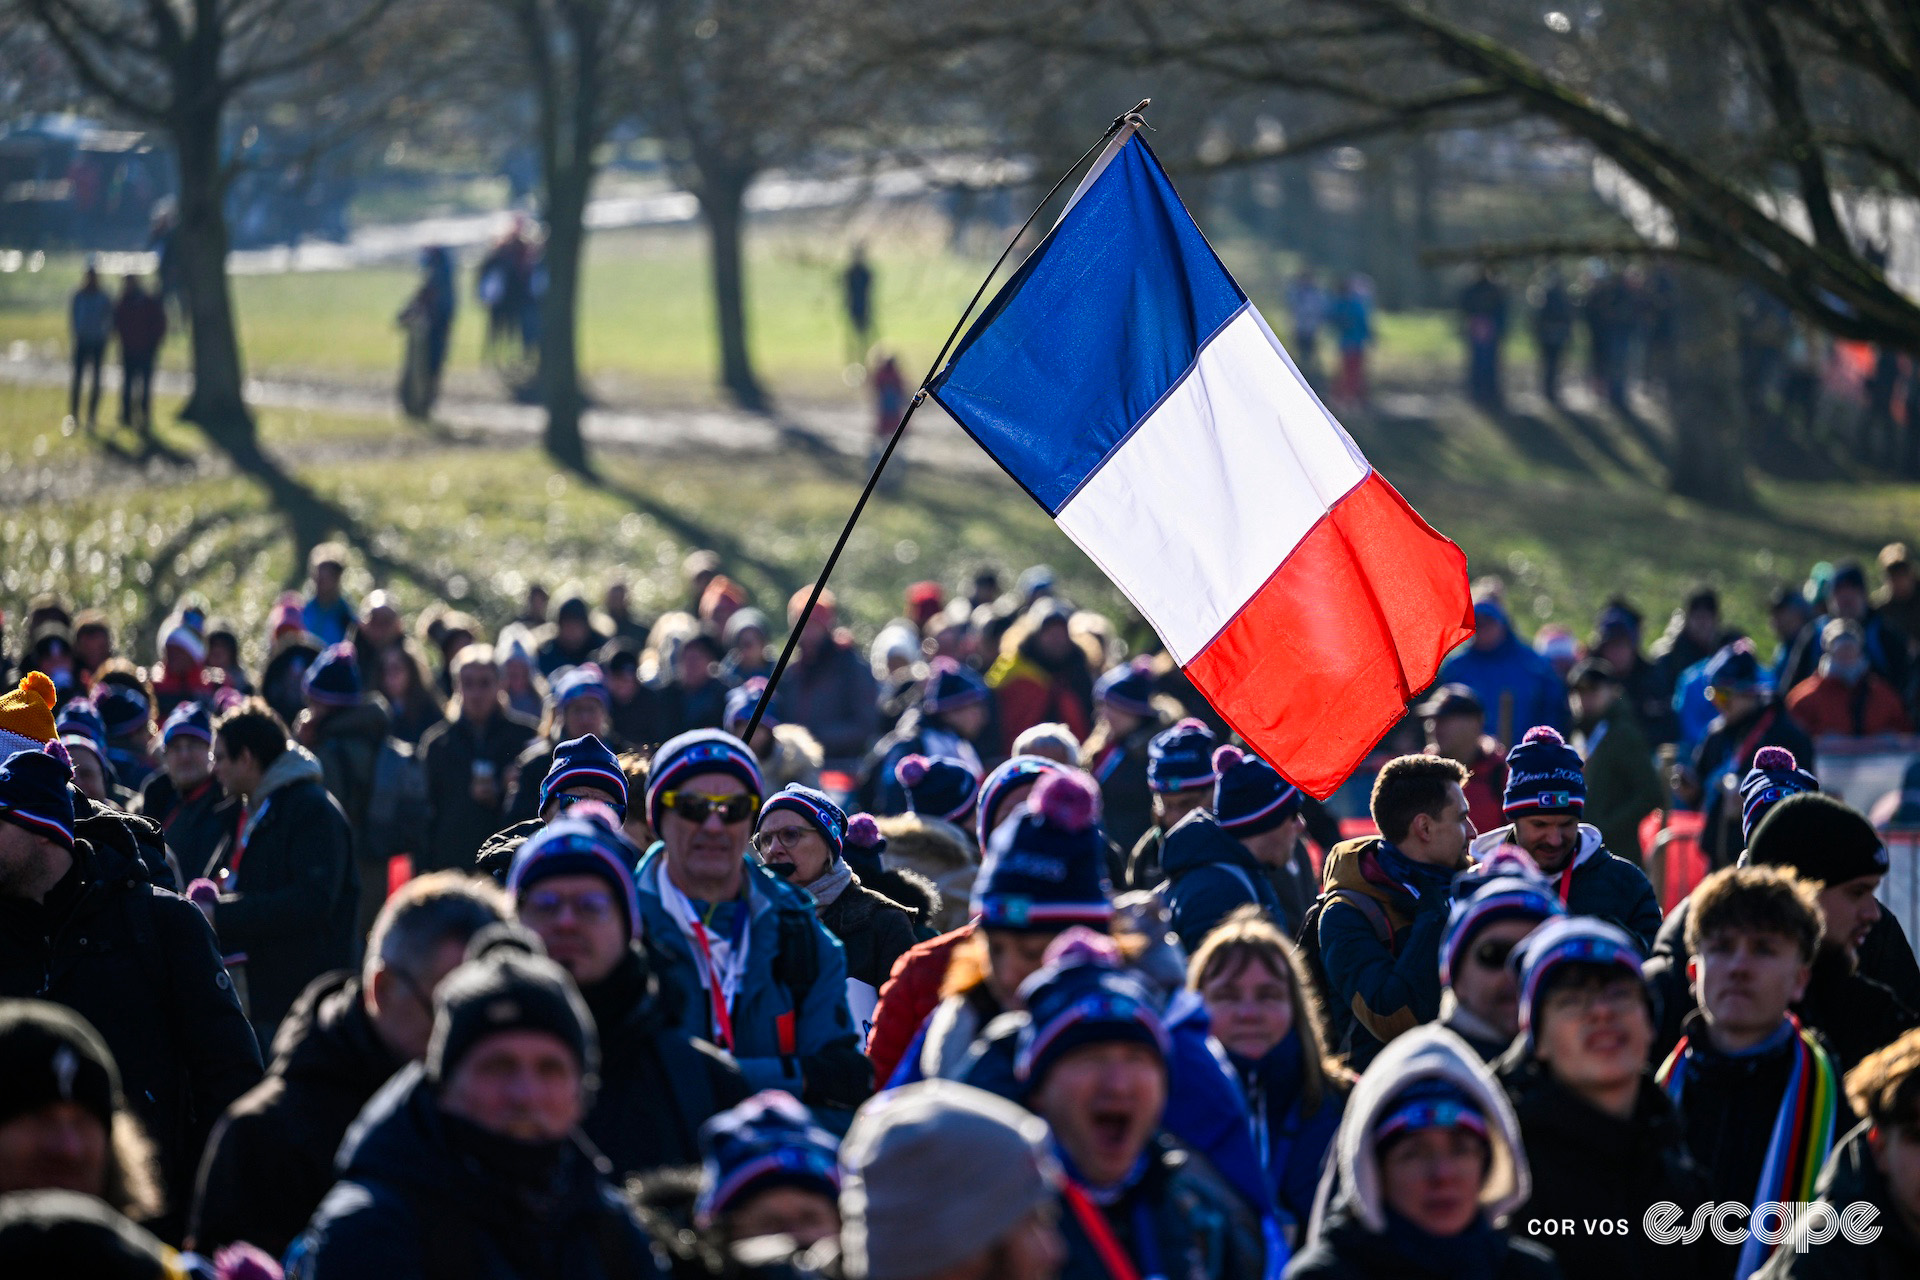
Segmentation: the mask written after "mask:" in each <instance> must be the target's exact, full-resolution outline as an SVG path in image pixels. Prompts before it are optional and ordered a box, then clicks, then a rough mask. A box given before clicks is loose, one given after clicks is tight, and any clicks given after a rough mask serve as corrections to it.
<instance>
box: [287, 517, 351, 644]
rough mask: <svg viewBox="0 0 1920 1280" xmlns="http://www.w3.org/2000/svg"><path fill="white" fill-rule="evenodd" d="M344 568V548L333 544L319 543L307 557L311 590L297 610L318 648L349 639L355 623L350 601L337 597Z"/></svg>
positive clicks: (341, 596) (343, 597)
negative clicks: (314, 638)
mask: <svg viewBox="0 0 1920 1280" xmlns="http://www.w3.org/2000/svg"><path fill="white" fill-rule="evenodd" d="M346 569H347V549H346V548H345V547H344V546H342V545H340V544H339V543H337V542H323V543H321V544H320V545H319V546H317V547H315V548H314V549H313V552H312V554H310V555H309V556H308V557H307V573H308V575H309V576H310V577H311V578H312V581H313V591H312V593H311V594H310V595H309V596H308V597H307V602H306V604H305V605H304V606H302V608H301V610H300V621H301V624H302V625H303V626H305V627H306V629H307V631H308V632H309V633H310V634H312V635H314V636H316V637H318V638H319V641H320V643H321V644H322V645H330V644H339V643H340V642H341V641H342V640H346V639H349V638H351V636H352V632H353V627H354V624H355V623H356V622H357V621H358V618H357V617H356V615H355V614H354V611H353V604H352V602H350V601H349V600H348V599H347V598H346V597H345V596H343V595H341V594H340V578H341V575H342V574H344V573H345V572H346Z"/></svg>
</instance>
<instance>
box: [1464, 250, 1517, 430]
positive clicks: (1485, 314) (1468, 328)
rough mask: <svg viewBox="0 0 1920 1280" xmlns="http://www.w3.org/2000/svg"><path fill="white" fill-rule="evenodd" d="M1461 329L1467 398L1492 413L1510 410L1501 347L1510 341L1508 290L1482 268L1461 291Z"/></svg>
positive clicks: (1486, 268) (1488, 271)
mask: <svg viewBox="0 0 1920 1280" xmlns="http://www.w3.org/2000/svg"><path fill="white" fill-rule="evenodd" d="M1459 310H1460V326H1461V330H1462V332H1463V334H1464V336H1465V338H1466V340H1467V396H1468V398H1469V399H1471V400H1472V401H1473V402H1474V403H1475V404H1477V405H1479V406H1480V407H1481V408H1482V409H1485V410H1487V411H1488V412H1490V413H1499V412H1501V411H1502V410H1503V409H1504V408H1505V407H1506V397H1505V393H1504V390H1503V388H1502V386H1501V382H1500V346H1501V344H1502V343H1504V342H1505V341H1506V340H1507V291H1506V290H1505V289H1503V288H1501V287H1500V283H1499V282H1498V281H1496V280H1495V279H1494V278H1493V272H1492V270H1491V269H1490V268H1488V267H1486V266H1482V267H1481V268H1480V269H1479V271H1478V273H1476V274H1475V276H1474V278H1473V281H1472V282H1471V283H1470V284H1468V285H1467V287H1466V288H1465V289H1463V290H1461V292H1460V302H1459Z"/></svg>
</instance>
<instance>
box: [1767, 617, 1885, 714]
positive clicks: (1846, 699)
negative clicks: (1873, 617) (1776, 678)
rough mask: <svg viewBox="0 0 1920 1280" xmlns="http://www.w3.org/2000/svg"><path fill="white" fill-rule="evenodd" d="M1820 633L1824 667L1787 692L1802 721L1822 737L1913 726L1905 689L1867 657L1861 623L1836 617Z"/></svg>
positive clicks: (1791, 708) (1789, 707)
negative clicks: (1897, 688) (1901, 691)
mask: <svg viewBox="0 0 1920 1280" xmlns="http://www.w3.org/2000/svg"><path fill="white" fill-rule="evenodd" d="M1820 638H1821V647H1822V648H1824V649H1825V650H1826V652H1825V653H1823V654H1821V656H1820V669H1819V671H1818V672H1817V673H1816V674H1814V675H1811V676H1809V677H1807V678H1806V679H1805V680H1803V681H1801V682H1800V683H1799V684H1797V685H1795V686H1794V687H1793V690H1792V692H1790V693H1788V694H1787V713H1788V714H1789V715H1791V716H1792V717H1793V718H1794V720H1795V721H1796V722H1798V724H1799V725H1800V727H1801V728H1802V729H1805V730H1806V731H1807V732H1808V733H1809V734H1812V735H1813V736H1814V737H1816V738H1818V737H1823V736H1826V735H1829V734H1831V735H1835V736H1839V737H1847V738H1864V737H1869V736H1872V735H1874V734H1882V733H1907V732H1909V731H1910V730H1911V729H1912V727H1913V726H1912V724H1911V722H1909V721H1908V719H1907V711H1906V708H1905V707H1904V706H1903V705H1902V704H1901V701H1900V695H1899V694H1898V693H1897V692H1896V691H1895V690H1894V687H1893V686H1892V685H1890V684H1888V683H1887V682H1886V680H1885V678H1884V677H1882V676H1881V675H1880V673H1879V672H1877V671H1875V670H1874V669H1873V668H1872V666H1870V665H1869V664H1868V662H1867V655H1866V647H1865V645H1864V644H1863V642H1862V641H1863V633H1862V631H1861V627H1860V624H1859V623H1858V622H1855V621H1854V620H1853V619H1851V618H1835V619H1833V620H1832V621H1830V622H1828V623H1827V625H1826V628H1825V630H1823V631H1822V632H1821V637H1820Z"/></svg>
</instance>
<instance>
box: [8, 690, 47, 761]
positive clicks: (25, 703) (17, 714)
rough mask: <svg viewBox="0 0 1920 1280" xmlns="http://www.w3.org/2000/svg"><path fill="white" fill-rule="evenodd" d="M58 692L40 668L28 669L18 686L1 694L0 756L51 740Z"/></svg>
mask: <svg viewBox="0 0 1920 1280" xmlns="http://www.w3.org/2000/svg"><path fill="white" fill-rule="evenodd" d="M59 700H60V694H59V692H58V691H57V690H55V689H54V687H53V681H51V680H49V679H47V676H46V673H45V672H43V671H29V672H27V674H26V678H25V679H23V680H21V681H20V687H19V688H18V689H15V690H13V691H12V692H10V693H4V694H0V759H5V758H6V757H7V756H10V755H12V754H13V753H14V752H16V751H38V750H39V749H40V748H42V747H44V746H46V745H47V743H48V742H50V741H52V739H53V735H54V728H53V704H54V703H56V702H58V701H59Z"/></svg>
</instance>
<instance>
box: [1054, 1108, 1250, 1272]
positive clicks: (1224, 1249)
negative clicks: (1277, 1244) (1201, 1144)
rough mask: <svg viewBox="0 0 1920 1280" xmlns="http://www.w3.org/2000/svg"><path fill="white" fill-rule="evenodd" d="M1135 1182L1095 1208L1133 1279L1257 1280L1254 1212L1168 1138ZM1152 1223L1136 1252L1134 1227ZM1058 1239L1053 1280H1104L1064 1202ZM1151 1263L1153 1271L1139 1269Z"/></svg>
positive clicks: (1150, 1152)
mask: <svg viewBox="0 0 1920 1280" xmlns="http://www.w3.org/2000/svg"><path fill="white" fill-rule="evenodd" d="M1146 1155H1147V1163H1146V1168H1145V1169H1144V1170H1143V1171H1142V1173H1141V1175H1140V1177H1139V1179H1138V1180H1137V1181H1135V1182H1134V1183H1133V1185H1132V1186H1130V1187H1128V1188H1127V1189H1126V1190H1125V1191H1123V1192H1122V1193H1121V1194H1120V1196H1119V1197H1118V1198H1117V1199H1116V1200H1115V1201H1114V1202H1113V1203H1112V1204H1108V1205H1099V1206H1096V1207H1097V1209H1098V1211H1099V1212H1100V1214H1101V1216H1102V1217H1103V1218H1105V1220H1106V1225H1107V1230H1108V1231H1109V1232H1110V1233H1111V1235H1112V1237H1113V1239H1114V1240H1115V1241H1116V1242H1117V1243H1118V1244H1119V1246H1120V1247H1121V1249H1123V1250H1124V1251H1125V1252H1126V1255H1127V1257H1128V1258H1129V1259H1130V1260H1131V1261H1132V1262H1133V1264H1134V1267H1135V1268H1136V1270H1137V1272H1138V1273H1139V1274H1140V1275H1143V1276H1144V1275H1149V1274H1152V1275H1161V1276H1206V1277H1208V1280H1259V1277H1261V1276H1262V1275H1264V1274H1265V1268H1266V1247H1265V1244H1264V1242H1263V1241H1262V1238H1261V1232H1260V1222H1259V1219H1258V1217H1257V1216H1256V1215H1255V1214H1254V1212H1253V1210H1252V1209H1250V1208H1248V1207H1247V1205H1246V1204H1245V1203H1244V1202H1243V1201H1242V1200H1241V1198H1240V1197H1239V1196H1238V1195H1236V1194H1235V1193H1234V1192H1233V1190H1232V1188H1230V1187H1228V1186H1227V1184H1226V1183H1225V1182H1223V1181H1222V1180H1221V1178H1220V1175H1219V1174H1218V1173H1216V1172H1214V1170H1213V1169H1211V1168H1209V1167H1208V1165H1207V1162H1206V1161H1204V1160H1200V1159H1196V1158H1194V1156H1193V1155H1192V1154H1191V1153H1190V1152H1188V1151H1187V1150H1185V1149H1184V1148H1183V1147H1181V1146H1180V1145H1179V1144H1178V1143H1176V1142H1174V1141H1173V1140H1172V1139H1170V1138H1166V1137H1159V1138H1155V1139H1154V1140H1153V1142H1152V1143H1151V1144H1150V1145H1149V1146H1148V1148H1147V1152H1146ZM1141 1223H1147V1224H1151V1226H1150V1229H1151V1231H1152V1234H1153V1242H1152V1245H1151V1247H1150V1248H1142V1246H1141V1242H1140V1240H1139V1238H1138V1235H1137V1226H1138V1225H1139V1224H1141ZM1059 1226H1060V1234H1061V1235H1062V1236H1063V1237H1064V1238H1065V1239H1066V1244H1067V1261H1066V1265H1065V1266H1063V1267H1062V1268H1061V1269H1060V1280H1110V1278H1111V1275H1112V1273H1111V1272H1110V1271H1108V1269H1107V1267H1106V1265H1105V1264H1104V1263H1102V1262H1101V1260H1100V1254H1099V1253H1098V1251H1097V1250H1096V1249H1095V1248H1094V1245H1093V1241H1092V1240H1091V1239H1090V1238H1089V1237H1088V1236H1087V1233H1086V1231H1085V1230H1084V1229H1083V1228H1082V1227H1081V1225H1080V1221H1079V1219H1078V1218H1077V1217H1075V1216H1074V1214H1073V1213H1072V1211H1071V1210H1069V1209H1068V1208H1067V1207H1066V1205H1065V1204H1064V1203H1063V1204H1062V1206H1061V1212H1060V1216H1059ZM1148 1258H1153V1259H1156V1260H1157V1261H1158V1262H1159V1264H1160V1265H1159V1267H1158V1268H1155V1269H1149V1268H1148V1267H1147V1266H1146V1265H1144V1263H1145V1261H1146V1260H1147V1259H1148Z"/></svg>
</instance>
